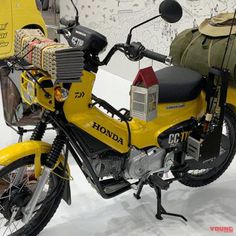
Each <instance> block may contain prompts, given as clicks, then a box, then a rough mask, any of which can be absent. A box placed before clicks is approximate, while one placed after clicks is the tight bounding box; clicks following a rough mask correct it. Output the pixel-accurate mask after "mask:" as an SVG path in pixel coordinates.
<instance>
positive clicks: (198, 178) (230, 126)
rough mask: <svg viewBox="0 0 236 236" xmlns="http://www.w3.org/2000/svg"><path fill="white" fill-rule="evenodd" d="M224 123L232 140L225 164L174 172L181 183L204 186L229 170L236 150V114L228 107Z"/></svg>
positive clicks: (190, 185)
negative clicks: (204, 168)
mask: <svg viewBox="0 0 236 236" xmlns="http://www.w3.org/2000/svg"><path fill="white" fill-rule="evenodd" d="M224 124H225V127H224V129H225V130H224V131H226V136H227V137H228V138H229V141H230V149H229V152H228V155H226V157H225V160H224V162H223V164H222V165H220V166H219V167H215V168H211V169H206V170H196V171H193V170H192V171H188V172H186V173H177V172H173V175H174V176H175V177H177V178H180V179H179V182H180V183H182V184H183V185H185V186H188V187H202V186H205V185H208V184H210V183H212V182H214V181H215V180H217V179H218V178H219V177H220V176H221V175H222V174H223V173H224V172H225V171H226V170H227V168H228V167H229V165H230V164H231V162H232V160H233V158H234V156H235V152H236V115H235V114H234V112H233V111H232V110H231V109H230V108H228V107H227V108H226V110H225V117H224Z"/></svg>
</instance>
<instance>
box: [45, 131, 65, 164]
mask: <svg viewBox="0 0 236 236" xmlns="http://www.w3.org/2000/svg"><path fill="white" fill-rule="evenodd" d="M65 143H66V136H65V135H64V134H63V133H59V134H58V135H57V136H56V138H55V139H54V141H53V144H52V149H51V151H50V153H49V154H48V157H47V161H46V166H47V167H49V168H53V167H54V166H55V165H56V163H57V160H58V158H59V156H60V154H61V151H62V149H63V147H64V145H65Z"/></svg>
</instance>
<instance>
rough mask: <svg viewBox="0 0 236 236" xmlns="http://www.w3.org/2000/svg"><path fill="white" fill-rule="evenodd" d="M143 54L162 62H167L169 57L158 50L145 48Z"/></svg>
mask: <svg viewBox="0 0 236 236" xmlns="http://www.w3.org/2000/svg"><path fill="white" fill-rule="evenodd" d="M141 54H142V55H143V56H144V57H147V58H149V59H152V60H155V61H159V62H162V63H166V62H167V59H168V56H165V55H162V54H160V53H157V52H153V51H150V50H148V49H145V50H144V51H143V52H142V53H141Z"/></svg>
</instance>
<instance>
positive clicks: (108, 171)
mask: <svg viewBox="0 0 236 236" xmlns="http://www.w3.org/2000/svg"><path fill="white" fill-rule="evenodd" d="M126 158H127V156H126V155H120V154H118V153H116V152H113V151H107V152H104V153H103V154H100V155H99V156H96V157H94V158H91V159H90V163H91V165H92V167H93V170H94V172H95V173H96V174H97V176H98V177H100V178H103V177H108V176H113V177H114V178H115V179H118V178H120V177H121V175H122V170H123V168H124V165H125V160H126Z"/></svg>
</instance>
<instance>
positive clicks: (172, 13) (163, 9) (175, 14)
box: [159, 0, 183, 23]
mask: <svg viewBox="0 0 236 236" xmlns="http://www.w3.org/2000/svg"><path fill="white" fill-rule="evenodd" d="M159 12H160V15H161V17H162V19H164V20H165V21H167V22H169V23H176V22H178V21H179V20H180V19H181V18H182V15H183V9H182V7H181V5H180V4H179V3H178V2H177V1H175V0H164V1H163V2H162V3H161V5H160V7H159Z"/></svg>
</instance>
